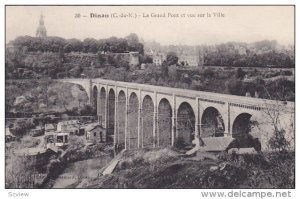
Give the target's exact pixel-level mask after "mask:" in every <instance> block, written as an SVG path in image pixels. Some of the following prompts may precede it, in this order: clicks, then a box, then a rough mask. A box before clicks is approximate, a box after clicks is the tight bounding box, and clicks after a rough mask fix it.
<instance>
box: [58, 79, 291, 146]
mask: <svg viewBox="0 0 300 199" xmlns="http://www.w3.org/2000/svg"><path fill="white" fill-rule="evenodd" d="M59 81H61V82H68V83H74V84H79V85H81V86H82V87H83V88H84V89H85V90H86V92H87V95H88V97H89V99H90V103H91V104H92V105H93V106H94V107H95V108H96V110H97V115H98V120H99V123H100V124H101V125H102V126H103V127H105V128H106V129H107V133H108V135H111V141H112V142H114V143H115V144H118V145H119V146H121V147H122V148H125V149H135V148H143V147H165V146H174V145H177V144H181V145H191V144H192V140H193V139H194V136H195V135H198V136H200V137H226V136H232V137H237V136H239V135H243V134H245V133H249V132H251V131H252V132H253V133H254V134H255V133H256V136H257V137H258V138H259V139H260V140H261V143H262V148H263V150H267V141H268V139H269V137H270V135H271V134H272V132H274V128H275V125H276V126H279V127H280V128H284V129H285V130H286V131H287V134H288V137H289V138H291V139H292V138H293V137H294V130H295V129H294V126H295V125H294V103H293V102H281V101H272V100H264V99H259V98H251V97H243V96H234V95H226V94H218V93H211V92H202V91H194V90H187V89H178V88H170V87H162V86H153V85H146V84H138V83H128V82H120V81H111V80H104V79H64V80H59ZM275 121H276V122H275ZM275 123H276V124H275Z"/></svg>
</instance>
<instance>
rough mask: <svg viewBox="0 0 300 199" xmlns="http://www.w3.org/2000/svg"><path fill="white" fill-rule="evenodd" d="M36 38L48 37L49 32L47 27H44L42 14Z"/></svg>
mask: <svg viewBox="0 0 300 199" xmlns="http://www.w3.org/2000/svg"><path fill="white" fill-rule="evenodd" d="M35 36H36V37H47V30H46V27H45V25H44V16H43V14H41V16H40V21H39V26H38V28H37V30H36V34H35Z"/></svg>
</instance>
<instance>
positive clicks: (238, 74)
mask: <svg viewBox="0 0 300 199" xmlns="http://www.w3.org/2000/svg"><path fill="white" fill-rule="evenodd" d="M245 75H246V72H245V71H243V69H241V68H238V69H237V70H236V73H235V77H236V78H237V79H244V77H245Z"/></svg>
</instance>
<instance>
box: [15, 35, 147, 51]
mask: <svg viewBox="0 0 300 199" xmlns="http://www.w3.org/2000/svg"><path fill="white" fill-rule="evenodd" d="M12 44H13V46H14V47H16V48H17V49H22V50H24V51H28V52H65V53H69V52H84V53H96V52H98V51H104V52H113V53H123V52H129V51H137V52H139V53H140V54H144V46H143V44H141V43H140V42H139V39H138V36H137V35H136V34H134V33H131V34H130V35H128V36H127V37H125V38H117V37H110V38H108V39H100V40H96V39H94V38H86V39H84V40H83V41H81V40H78V39H64V38H61V37H43V38H42V37H31V36H20V37H18V38H16V39H15V40H14V41H13V42H12Z"/></svg>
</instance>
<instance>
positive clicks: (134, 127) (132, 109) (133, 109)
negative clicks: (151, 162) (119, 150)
mask: <svg viewBox="0 0 300 199" xmlns="http://www.w3.org/2000/svg"><path fill="white" fill-rule="evenodd" d="M128 103H129V107H128V136H127V139H128V140H127V143H128V145H127V146H128V148H129V149H136V148H138V138H139V136H138V120H139V118H138V112H139V99H138V96H137V94H136V93H135V92H132V93H131V94H130V97H129V101H128Z"/></svg>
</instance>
